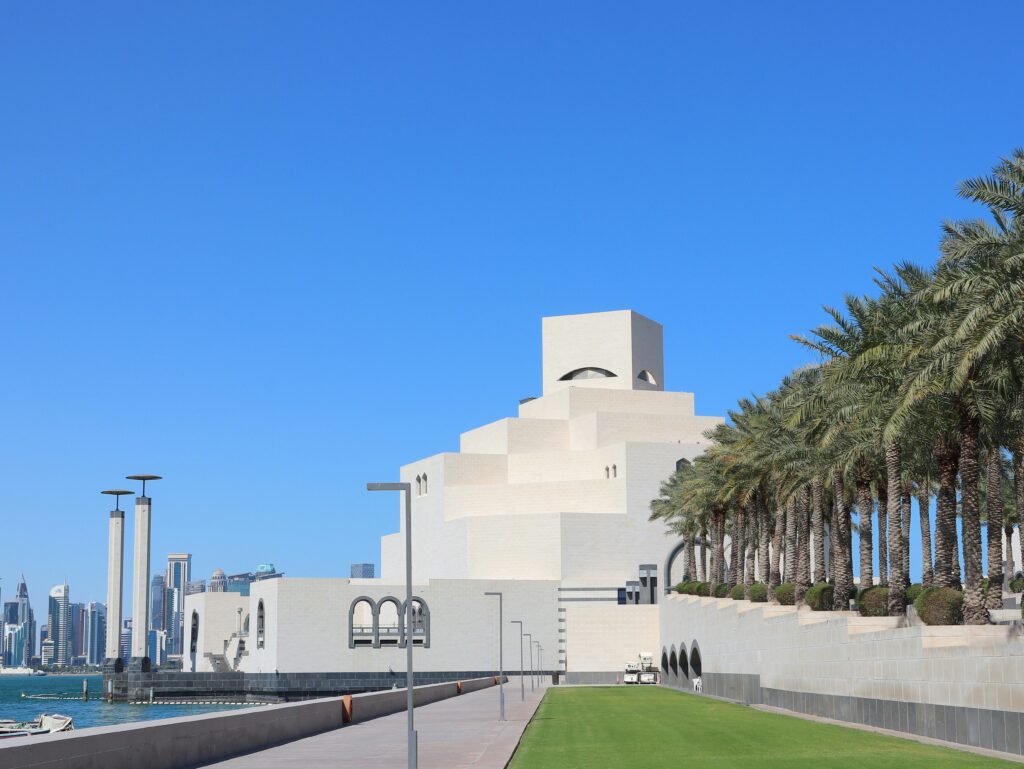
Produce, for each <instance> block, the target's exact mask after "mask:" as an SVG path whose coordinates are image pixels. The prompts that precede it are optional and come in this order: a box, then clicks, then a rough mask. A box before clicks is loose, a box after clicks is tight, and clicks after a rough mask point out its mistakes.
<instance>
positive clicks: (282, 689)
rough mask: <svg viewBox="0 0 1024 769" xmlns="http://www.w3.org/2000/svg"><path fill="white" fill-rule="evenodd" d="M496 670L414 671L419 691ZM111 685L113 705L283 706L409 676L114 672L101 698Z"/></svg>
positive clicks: (388, 685) (385, 685)
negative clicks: (210, 703)
mask: <svg viewBox="0 0 1024 769" xmlns="http://www.w3.org/2000/svg"><path fill="white" fill-rule="evenodd" d="M497 674H498V671H497V670H493V671H492V670H468V671H467V670H461V671H448V672H445V671H431V672H426V671H424V672H420V671H415V672H414V674H413V680H414V683H415V684H416V687H417V688H419V687H420V686H426V685H432V684H439V683H445V682H454V681H467V680H470V679H475V678H490V677H493V676H496V675H497ZM111 685H112V686H113V694H114V699H115V700H127V701H129V702H145V701H148V700H149V699H150V691H151V690H152V696H153V699H157V700H188V701H197V700H201V701H222V702H239V701H242V702H281V701H293V700H310V699H316V698H320V697H338V696H341V695H344V694H357V693H361V692H376V691H382V690H387V689H393V688H394V687H396V686H397V687H403V688H404V686H405V671H404V670H401V671H396V672H395V673H379V672H366V673H355V672H353V673H182V672H153V673H134V672H125V673H115V674H105V675H104V677H103V693H104V695H106V693H107V692H108V691H109V687H110V686H111Z"/></svg>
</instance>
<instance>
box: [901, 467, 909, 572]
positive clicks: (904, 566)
mask: <svg viewBox="0 0 1024 769" xmlns="http://www.w3.org/2000/svg"><path fill="white" fill-rule="evenodd" d="M910 498H911V488H910V481H903V490H902V491H901V492H900V504H901V510H900V516H901V519H900V525H901V528H902V530H901V531H900V579H902V580H903V589H904V590H906V589H907V588H908V587H910V507H911V502H910Z"/></svg>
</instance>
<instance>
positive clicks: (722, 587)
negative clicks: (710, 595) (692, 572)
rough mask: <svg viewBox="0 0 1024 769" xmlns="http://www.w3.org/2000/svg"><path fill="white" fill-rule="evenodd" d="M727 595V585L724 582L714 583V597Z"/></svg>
mask: <svg viewBox="0 0 1024 769" xmlns="http://www.w3.org/2000/svg"><path fill="white" fill-rule="evenodd" d="M727 595H729V586H728V585H727V584H725V583H724V582H719V583H718V584H717V585H715V598H725V597H726V596H727Z"/></svg>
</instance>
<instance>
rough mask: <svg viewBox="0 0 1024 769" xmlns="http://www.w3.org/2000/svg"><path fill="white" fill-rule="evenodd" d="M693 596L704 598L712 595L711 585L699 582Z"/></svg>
mask: <svg viewBox="0 0 1024 769" xmlns="http://www.w3.org/2000/svg"><path fill="white" fill-rule="evenodd" d="M693 594H694V595H703V596H708V595H711V585H710V584H708V583H707V582H698V583H697V584H696V586H695V587H694V589H693Z"/></svg>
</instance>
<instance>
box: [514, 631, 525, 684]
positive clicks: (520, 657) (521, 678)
mask: <svg viewBox="0 0 1024 769" xmlns="http://www.w3.org/2000/svg"><path fill="white" fill-rule="evenodd" d="M512 624H513V625H519V699H520V701H522V702H525V701H526V682H525V681H523V676H524V675H525V674H526V671H525V670H523V621H522V620H521V619H514V620H512Z"/></svg>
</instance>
